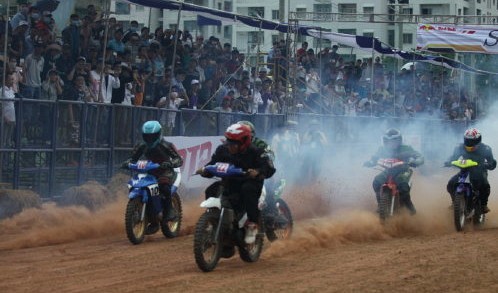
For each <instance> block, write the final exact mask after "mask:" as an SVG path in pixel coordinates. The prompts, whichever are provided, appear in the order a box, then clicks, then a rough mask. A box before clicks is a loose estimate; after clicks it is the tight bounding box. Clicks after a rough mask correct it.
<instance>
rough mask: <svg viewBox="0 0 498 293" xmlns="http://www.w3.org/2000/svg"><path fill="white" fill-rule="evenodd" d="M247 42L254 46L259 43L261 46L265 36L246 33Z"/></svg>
mask: <svg viewBox="0 0 498 293" xmlns="http://www.w3.org/2000/svg"><path fill="white" fill-rule="evenodd" d="M247 41H248V42H249V43H254V44H257V43H258V41H259V43H261V44H262V43H264V41H265V34H264V33H263V32H248V35H247Z"/></svg>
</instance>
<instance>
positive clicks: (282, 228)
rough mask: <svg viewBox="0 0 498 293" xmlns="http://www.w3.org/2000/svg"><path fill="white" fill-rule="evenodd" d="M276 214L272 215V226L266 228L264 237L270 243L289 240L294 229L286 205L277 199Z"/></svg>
mask: <svg viewBox="0 0 498 293" xmlns="http://www.w3.org/2000/svg"><path fill="white" fill-rule="evenodd" d="M275 205H276V213H275V215H272V217H273V219H272V222H273V225H271V227H266V229H265V233H266V237H267V238H268V239H269V240H270V241H275V240H284V239H289V238H290V236H291V234H292V229H293V227H294V221H293V219H292V213H291V210H290V208H289V206H288V205H287V203H286V202H285V201H284V200H283V199H281V198H279V199H278V200H277V202H276V204H275Z"/></svg>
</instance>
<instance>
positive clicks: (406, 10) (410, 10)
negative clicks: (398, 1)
mask: <svg viewBox="0 0 498 293" xmlns="http://www.w3.org/2000/svg"><path fill="white" fill-rule="evenodd" d="M401 14H405V15H412V14H413V8H402V9H401Z"/></svg>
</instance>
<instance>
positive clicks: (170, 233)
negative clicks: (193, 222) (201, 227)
mask: <svg viewBox="0 0 498 293" xmlns="http://www.w3.org/2000/svg"><path fill="white" fill-rule="evenodd" d="M171 205H172V206H173V209H174V210H175V213H176V217H175V219H174V220H173V221H165V220H164V221H161V231H162V232H163V235H164V236H165V237H166V238H174V237H177V236H178V234H179V233H180V228H181V225H182V216H183V214H182V213H183V209H182V201H181V200H180V196H179V195H178V193H176V192H175V193H173V194H172V195H171ZM163 215H166V213H163Z"/></svg>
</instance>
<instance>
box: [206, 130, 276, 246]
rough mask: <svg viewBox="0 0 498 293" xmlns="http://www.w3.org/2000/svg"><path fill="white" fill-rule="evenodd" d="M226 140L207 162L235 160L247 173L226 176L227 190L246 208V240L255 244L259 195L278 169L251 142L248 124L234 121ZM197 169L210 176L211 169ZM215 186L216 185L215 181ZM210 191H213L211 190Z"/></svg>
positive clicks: (210, 163)
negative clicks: (207, 170)
mask: <svg viewBox="0 0 498 293" xmlns="http://www.w3.org/2000/svg"><path fill="white" fill-rule="evenodd" d="M225 138H226V140H225V142H224V143H223V144H221V145H220V146H218V147H217V148H216V150H215V152H214V153H213V155H212V156H211V161H209V162H208V163H207V164H206V166H207V165H213V164H215V163H218V162H223V163H229V164H233V165H235V166H237V167H239V168H242V169H243V170H244V171H246V172H247V173H248V176H247V177H236V178H226V182H227V183H228V186H227V187H228V188H227V190H228V192H230V194H237V196H238V197H237V199H238V202H237V203H238V204H241V205H242V206H240V207H238V209H239V210H240V211H244V210H245V211H246V212H247V217H248V220H247V222H246V223H245V226H246V235H245V239H244V241H245V242H246V243H247V244H252V243H254V242H255V240H256V234H257V233H258V224H257V223H258V220H259V216H260V213H259V209H258V203H259V197H260V196H261V189H262V188H263V181H264V179H266V178H270V177H271V176H273V174H274V173H275V171H276V170H275V168H274V167H273V164H272V161H271V160H268V159H267V158H266V157H265V155H264V150H263V149H261V148H257V147H256V146H254V145H253V144H252V134H251V129H250V128H249V126H247V125H243V124H238V123H236V124H233V125H231V126H229V127H228V128H227V130H226V131H225ZM197 173H199V174H201V176H203V177H211V175H210V174H209V173H207V172H206V171H204V169H202V168H201V169H200V170H198V171H197ZM212 186H213V185H212ZM212 186H210V187H208V189H206V196H207V197H208V196H213V194H212V192H213V190H211V187H212ZM208 193H211V194H208Z"/></svg>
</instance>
